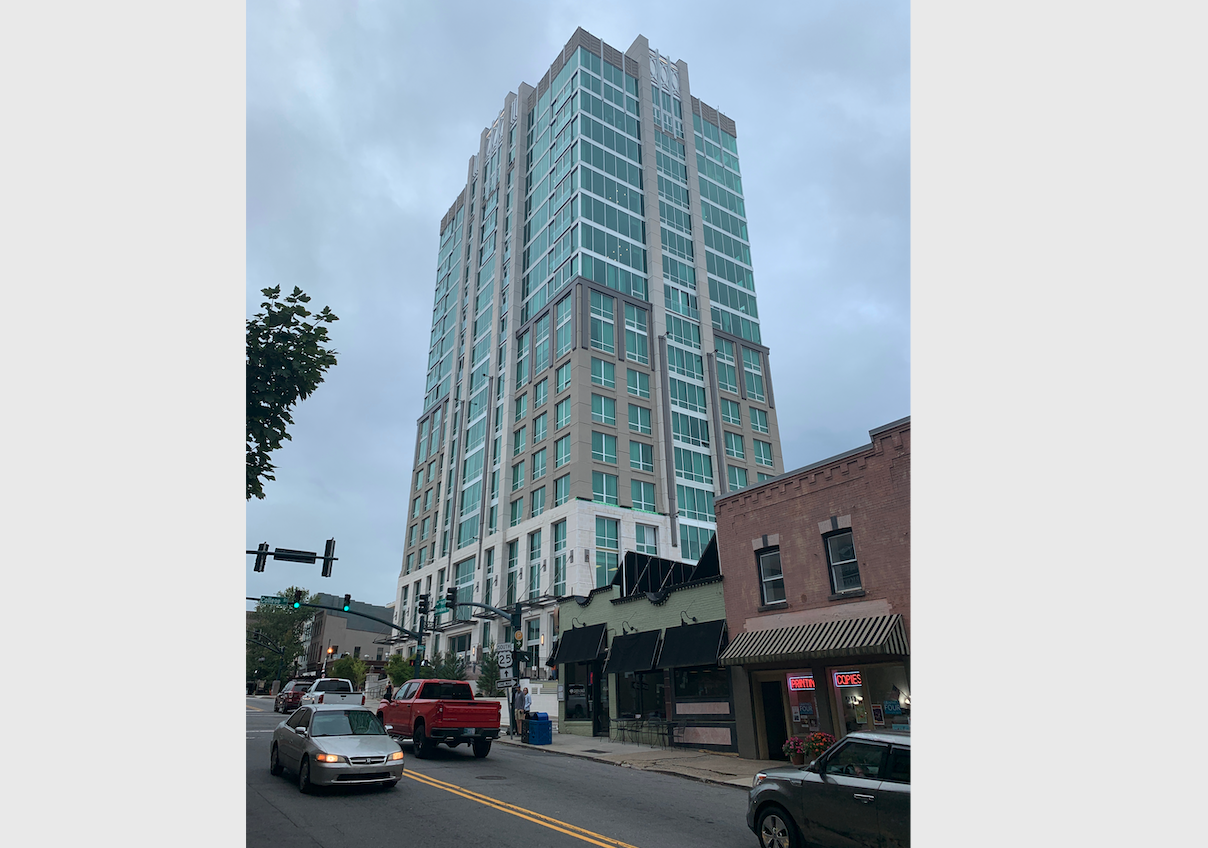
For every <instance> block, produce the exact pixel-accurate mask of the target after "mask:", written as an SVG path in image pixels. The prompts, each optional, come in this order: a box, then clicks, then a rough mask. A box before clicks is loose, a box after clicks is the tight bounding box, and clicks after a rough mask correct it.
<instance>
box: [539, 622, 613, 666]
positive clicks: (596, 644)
mask: <svg viewBox="0 0 1208 848" xmlns="http://www.w3.org/2000/svg"><path fill="white" fill-rule="evenodd" d="M604 628H605V625H604V624H591V625H588V626H587V627H573V628H571V629H570V630H563V631H562V634H561V635H560V636H559V637H558V650H557V653H555V654H554V656H552V657H550V659H549V663H550V665H554V664H558V665H564V664H566V663H581V662H593V661H595V660H597V659H599V658H600V655H601V654H602V653H604V635H605V633H604Z"/></svg>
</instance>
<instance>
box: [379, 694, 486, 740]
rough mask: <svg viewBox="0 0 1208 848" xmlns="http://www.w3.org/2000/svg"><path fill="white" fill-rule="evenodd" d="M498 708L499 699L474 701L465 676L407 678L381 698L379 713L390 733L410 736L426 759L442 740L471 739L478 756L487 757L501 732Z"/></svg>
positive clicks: (402, 736)
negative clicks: (430, 678)
mask: <svg viewBox="0 0 1208 848" xmlns="http://www.w3.org/2000/svg"><path fill="white" fill-rule="evenodd" d="M499 711H500V706H499V703H498V702H496V701H475V700H474V690H473V689H471V688H470V684H469V683H466V682H465V681H464V680H408V681H407V682H406V683H404V684H403V686H402V688H401V689H399V691H398V694H396V695H395V696H394V697H393V698H392V699H390V700H383V701H382V702H381V704H380V705H379V706H378V712H377V715H378V718H380V719H381V720H382V724H384V725H386V732H387V733H389V734H390V735H391V736H394V737H397V738H400V739H408V738H409V739H411V742H412V745H413V747H414V750H415V755H416V756H417V757H419V758H421V759H424V758H426V757H428V756H429V755H430V754H431V753H432V749H433V748H435V747H436V746H437V745H439V744H440V743H441V742H444V743H445V744H446V745H448V746H449V747H450V748H456V747H457V746H458V745H461V744H462V743H463V742H464V743H469V744H470V746H471V747H472V748H473V749H474V756H475V757H485V756H486V755H487V754H488V753H489V752H490V750H491V740H493V739H495V738H496V737H497V736H499Z"/></svg>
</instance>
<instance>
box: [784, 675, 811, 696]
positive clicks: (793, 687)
mask: <svg viewBox="0 0 1208 848" xmlns="http://www.w3.org/2000/svg"><path fill="white" fill-rule="evenodd" d="M813 688H814V678H812V677H790V678H789V691H790V692H799V691H801V690H804V689H813Z"/></svg>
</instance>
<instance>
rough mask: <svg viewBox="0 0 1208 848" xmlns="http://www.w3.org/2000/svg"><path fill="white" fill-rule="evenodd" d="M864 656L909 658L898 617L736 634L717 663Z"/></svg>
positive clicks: (825, 622) (900, 617) (832, 622)
mask: <svg viewBox="0 0 1208 848" xmlns="http://www.w3.org/2000/svg"><path fill="white" fill-rule="evenodd" d="M864 654H893V655H900V656H909V655H910V644H909V642H908V640H907V639H906V627H905V626H904V625H903V624H902V616H901V615H878V616H874V617H872V618H847V619H841V620H839V621H819V622H816V623H814V624H799V625H797V626H795V627H776V628H772V629H770V630H756V631H754V632H751V633H740V634H739V635H738V636H737V637H736V638H735V639H734V641H733V642H731V643H730V645H729V647H728V648H726V649H725V650H724V651H722V654H721V656H720V657H718V658H717V661H718V662H719V663H720V664H721V665H748V664H751V663H771V662H784V661H786V660H812V659H826V658H831V657H835V658H838V657H850V656H860V655H864Z"/></svg>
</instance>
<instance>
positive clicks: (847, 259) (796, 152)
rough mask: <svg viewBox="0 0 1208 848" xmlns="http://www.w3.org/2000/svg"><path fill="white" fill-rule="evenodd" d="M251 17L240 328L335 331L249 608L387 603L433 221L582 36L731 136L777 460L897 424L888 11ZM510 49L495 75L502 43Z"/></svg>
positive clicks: (289, 6)
mask: <svg viewBox="0 0 1208 848" xmlns="http://www.w3.org/2000/svg"><path fill="white" fill-rule="evenodd" d="M758 8H759V9H760V13H759V15H758V16H752V15H750V14H749V13H744V12H742V11H740V10H738V9H736V8H735V7H734V5H733V4H730V3H691V4H687V3H684V4H678V3H676V4H653V5H652V4H648V3H633V4H612V5H610V6H609V7H608V8H607V9H603V8H601V9H594V8H592V9H583V8H581V7H580V6H579V4H568V3H539V2H533V3H526V4H515V5H513V4H474V3H470V4H459V5H453V4H444V5H439V4H421V3H365V4H358V5H355V6H349V5H345V4H319V3H305V4H304V3H276V4H274V3H254V4H249V6H248V12H247V16H248V17H247V51H248V52H247V278H248V279H247V289H248V295H247V310H248V315H249V316H250V315H251V314H252V313H253V312H255V311H258V307H259V303H260V300H261V296H260V293H259V290H260V289H261V288H264V287H269V286H274V285H281V286H282V287H283V288H287V289H288V288H290V287H292V286H293V285H299V286H302V288H303V289H305V290H306V291H307V293H308V294H310V295H311V296H312V297H313V298H314V300H313V304H315V305H317V306H319V307H322V306H323V305H330V306H331V307H332V309H333V311H335V312H336V313H337V314H338V315H339V316H340V321H339V322H337V323H336V324H334V325H333V326H332V329H331V333H332V337H333V339H334V345H335V347H336V349H337V350H338V351H339V360H340V361H339V364H338V365H337V366H336V367H335V368H334V369H333V370H332V371H331V372H329V375H328V377H327V380H326V382H324V384H323V385H322V386H320V387H319V389H318V391H317V392H316V393H315V395H314V396H313V397H311V398H310V399H308V400H306V401H304V402H303V403H302V404H301V405H300V406H299V407H298V408H297V410H296V412H295V415H294V417H295V421H296V424H295V426H294V428H293V431H292V434H293V441H292V442H287V443H286V445H285V447H283V448H282V449H281V450H280V451H279V452H278V453H277V454H276V455H275V461H276V463H277V466H278V473H277V480H276V481H274V482H269V483H268V484H267V486H266V492H267V495H268V497H267V499H266V500H265V501H253V502H252V503H251V504H249V505H248V508H247V533H248V539H247V540H248V546H249V548H254V547H255V545H256V543H257V542H260V541H268V542H269V543H270V544H272V545H274V546H281V547H295V548H304V549H312V550H319V551H321V550H322V546H323V540H324V539H326V538H328V537H330V536H335V537H336V539H337V553H338V555H339V556H340V562H339V563H337V565H336V571H335V576H334V577H333V578H332V579H330V580H322V579H321V578H319V576H318V567H317V566H315V567H310V566H298V565H294V566H285V565H280V566H279V565H276V564H274V563H271V562H270V564H269V566H268V571H267V572H266V573H265V574H253V573H252V572H251V563H250V558H249V563H248V594H249V595H252V596H256V595H259V594H265V593H268V592H271V591H274V590H276V589H279V588H282V587H284V586H286V585H288V584H290V583H300V584H301V585H305V586H307V587H308V588H310V589H311V590H312V591H318V590H323V591H330V592H334V593H337V594H342V593H343V592H351V593H352V594H353V596H354V597H356V598H357V599H359V600H365V601H369V602H372V603H386V602H388V601H390V600H391V599H392V598H393V593H394V587H395V582H396V579H397V576H398V570H399V565H400V560H401V556H402V547H403V536H404V531H405V527H406V511H407V507H408V503H409V495H410V492H409V490H408V482H409V475H410V473H411V470H412V469H411V457H412V455H413V449H414V443H415V422H416V419H417V417H418V416H419V414H420V412H421V410H420V404H421V401H422V395H423V390H424V376H425V375H424V372H425V366H426V362H427V350H428V338H427V334H426V332H420V333H416V332H414V331H408V330H407V329H406V328H407V327H409V326H414V323H413V321H414V319H415V318H416V317H418V319H419V320H418V321H415V323H418V324H419V325H420V326H426V323H427V317H428V316H429V315H430V312H431V308H432V293H433V285H434V282H435V266H436V250H437V239H438V235H439V234H438V229H439V222H440V218H441V216H442V215H443V214H444V213H445V211H446V210H447V209H448V207H449V205H450V204H451V203H452V202H453V200H454V198H455V197H456V194H457V192H458V191H459V190H460V189H461V187H462V185H463V184H464V181H465V173H466V165H467V160H468V158H469V156H470V155H471V153H473V152H474V151H475V150H476V149H477V141H478V136H479V133H481V131H482V129H483V128H484V127H486V126H487V125H488V124H490V122H491V121H492V120H494V118H495V116H496V115H497V114H498V112H499V110H500V108H501V107H502V105H503V99H504V97H505V96H506V94H507V93H508V92H509V91H511V90H514V89H515V87H516V86H517V85H518V84H519V83H520V82H522V81H523V82H527V83H529V84H534V85H535V84H536V82H537V81H538V80H539V79H540V77H541V76H542V75H543V74H544V72H545V69H546V68H547V67H548V65H549V63H550V62H551V61H552V60H553V58H554V56H555V55H556V53H557V52H558V51H559V50H560V49H561V47H562V45H563V44H564V43H565V42H566V40H567V39H568V38H569V37H570V36H571V34H572V33H573V32H574V29H575V27H576V26H580V25H581V26H583V27H584V28H586V29H587V30H589V31H591V32H592V33H593V34H595V35H597V36H599V37H601V38H603V39H604V40H605V41H607V42H608V43H609V44H611V45H613V46H615V47H618V48H619V49H621V50H624V49H626V48H628V46H629V44H630V43H631V42H632V41H633V39H634V38H635V37H636V36H637V35H638V34H639V33H640V34H642V35H645V36H646V37H647V38H648V39H649V40H650V44H651V46H652V47H654V48H657V49H659V50H661V51H662V52H663V53H664V54H669V55H671V56H672V57H673V58H675V59H681V58H682V59H684V60H685V61H686V62H688V65H689V69H690V73H691V83H692V87H693V91H694V93H695V94H696V95H697V96H698V97H701V98H702V99H704V100H705V101H706V102H708V103H709V104H710V105H713V106H715V107H717V108H720V109H721V110H722V111H724V112H725V113H726V114H727V115H729V116H730V117H732V118H734V120H735V121H736V122H737V124H738V133H739V135H738V143H739V153H740V157H741V161H742V173H743V188H744V191H745V195H746V201H747V211H748V215H749V224H750V235H751V244H752V254H753V259H754V262H755V278H756V287H757V291H758V294H759V309H760V314H761V323H762V329H763V333H764V341H765V343H766V344H768V345H769V347H770V348H771V349H772V360H771V367H772V371H773V375H774V377H775V380H776V386H775V388H776V401H777V412H778V416H779V420H780V426H781V434H782V447H783V451H784V463H785V467H786V469H787V468H794V467H798V466H801V465H805V464H807V463H810V462H813V461H816V460H819V459H822V458H825V457H827V456H831V455H833V454H836V453H840V452H841V451H844V450H847V449H849V448H852V447H855V446H857V445H859V444H862V443H864V442H866V441H867V437H868V430H869V429H871V428H873V427H876V426H879V425H881V424H884V423H887V422H889V421H891V420H894V419H896V418H899V417H901V416H903V415H907V414H909V412H910V286H909V283H910V279H909V263H910V219H909V212H910V139H909V133H910V101H909V93H910V77H909V60H910V44H909V13H908V6H907V4H905V3H893V4H887V3H817V4H808V5H805V4H790V3H783V4H761V5H760V6H759V7H758ZM526 42H527V43H529V44H530V45H531V47H530V48H529V49H527V50H526V51H525V52H524V53H523V54H521V55H518V54H516V53H514V52H512V51H511V50H510V47H511V45H513V44H517V43H526Z"/></svg>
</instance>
